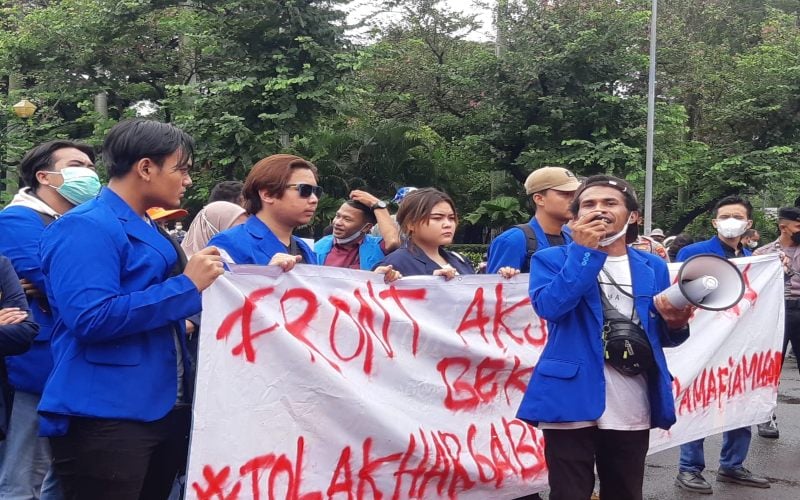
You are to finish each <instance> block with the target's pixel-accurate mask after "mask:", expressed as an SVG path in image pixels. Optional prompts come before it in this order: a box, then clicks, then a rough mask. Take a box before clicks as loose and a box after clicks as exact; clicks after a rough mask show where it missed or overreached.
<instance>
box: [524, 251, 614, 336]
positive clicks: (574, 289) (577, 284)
mask: <svg viewBox="0 0 800 500" xmlns="http://www.w3.org/2000/svg"><path fill="white" fill-rule="evenodd" d="M606 257H607V254H606V253H604V252H601V251H599V250H595V249H592V248H588V247H584V246H581V245H578V244H577V243H574V242H573V243H570V244H569V245H567V246H566V247H555V248H547V249H544V250H540V251H538V252H536V253H534V254H533V259H532V261H531V278H530V285H529V288H528V291H529V293H530V297H531V302H532V303H533V308H534V309H535V310H536V313H537V314H538V315H539V316H540V317H542V318H544V319H546V320H548V321H554V322H557V321H558V320H559V319H560V318H562V317H563V316H565V315H567V314H569V313H571V312H572V311H573V310H574V309H575V308H576V307H577V306H578V302H579V301H580V299H581V298H582V297H583V296H584V295H585V294H586V293H587V292H588V291H589V290H590V289H591V288H592V287H597V274H598V273H599V272H600V270H601V269H602V268H603V264H604V263H605V261H606Z"/></svg>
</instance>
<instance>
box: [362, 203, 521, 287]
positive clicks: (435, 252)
mask: <svg viewBox="0 0 800 500" xmlns="http://www.w3.org/2000/svg"><path fill="white" fill-rule="evenodd" d="M397 224H398V225H399V226H400V231H401V232H402V233H403V234H404V235H405V236H406V237H407V240H406V244H405V246H403V247H402V248H399V249H397V250H395V251H394V252H392V253H390V254H389V255H387V256H386V257H384V259H383V260H382V261H381V262H379V263H378V266H386V265H391V266H392V268H393V269H394V270H396V271H399V272H400V273H401V274H402V275H403V276H419V275H429V274H432V275H434V276H444V277H445V279H448V280H449V279H452V278H453V277H454V276H456V275H459V274H474V272H475V270H474V269H473V267H472V263H471V262H470V261H469V260H468V259H467V258H465V257H462V256H461V255H459V254H457V253H455V252H450V251H448V250H445V248H444V247H445V245H449V244H451V243H452V242H453V236H454V235H455V232H456V228H457V227H458V216H457V215H456V207H455V204H454V203H453V200H452V199H450V197H449V196H448V195H447V194H445V193H443V192H441V191H439V190H436V189H433V188H424V189H418V190H416V191H413V192H411V193H409V194H408V195H407V196H406V197H405V199H404V200H403V203H402V205H400V209H399V210H398V211H397ZM518 272H519V271H517V270H515V269H512V268H503V269H501V270H500V274H502V275H503V276H505V277H510V276H513V275H515V274H517V273H518Z"/></svg>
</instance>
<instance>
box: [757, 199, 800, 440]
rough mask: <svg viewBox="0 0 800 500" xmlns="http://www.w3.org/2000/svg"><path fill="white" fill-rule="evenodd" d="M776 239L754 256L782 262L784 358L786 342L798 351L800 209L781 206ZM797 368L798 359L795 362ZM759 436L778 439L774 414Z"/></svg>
mask: <svg viewBox="0 0 800 500" xmlns="http://www.w3.org/2000/svg"><path fill="white" fill-rule="evenodd" d="M778 230H779V231H780V234H779V235H778V239H777V240H775V241H773V242H772V243H768V244H766V245H764V246H763V247H761V248H759V249H758V250H756V251H755V252H753V255H766V254H778V255H780V258H781V261H782V262H783V270H784V273H785V274H784V281H785V283H786V286H785V287H784V298H785V300H786V318H785V320H784V329H783V358H782V360H781V365H782V364H783V360H785V359H786V350H787V348H788V347H789V343H790V342H791V344H792V350H793V351H794V352H795V353H800V208H796V207H784V208H781V209H780V210H778ZM797 368H798V370H800V360H798V362H797ZM758 435H759V436H761V437H766V438H772V439H777V438H778V436H779V432H778V425H777V420H776V418H775V415H773V416H772V418H771V419H770V421H769V422H765V423H763V424H758Z"/></svg>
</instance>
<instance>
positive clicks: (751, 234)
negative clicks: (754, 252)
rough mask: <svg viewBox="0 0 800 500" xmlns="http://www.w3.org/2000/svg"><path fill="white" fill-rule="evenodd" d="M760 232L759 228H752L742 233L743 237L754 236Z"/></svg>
mask: <svg viewBox="0 0 800 500" xmlns="http://www.w3.org/2000/svg"><path fill="white" fill-rule="evenodd" d="M757 232H758V229H753V228H750V229H748V230H747V231H745V232H744V233H742V238H752V237H753V236H755V234H756V233H757Z"/></svg>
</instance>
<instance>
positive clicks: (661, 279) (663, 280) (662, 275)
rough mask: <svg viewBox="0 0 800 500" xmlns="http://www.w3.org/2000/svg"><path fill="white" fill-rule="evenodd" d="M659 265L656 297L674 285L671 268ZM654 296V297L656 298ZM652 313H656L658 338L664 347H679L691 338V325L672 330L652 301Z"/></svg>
mask: <svg viewBox="0 0 800 500" xmlns="http://www.w3.org/2000/svg"><path fill="white" fill-rule="evenodd" d="M656 264H659V265H658V267H657V268H656V286H657V292H656V294H655V295H658V294H659V293H661V292H662V291H664V290H666V289H667V288H669V286H670V284H671V283H672V282H671V280H670V278H669V268H668V267H667V266H666V265H663V266H662V265H660V264H661V262H657V263H656ZM655 295H654V297H655ZM650 307H651V311H652V312H653V313H654V315H655V318H656V325H657V327H658V337H659V339H660V340H661V345H662V346H663V347H677V346H679V345H681V344H683V343H684V342H686V340H687V339H688V338H689V325H686V326H684V327H683V328H679V329H677V330H671V329H670V328H669V327H668V326H667V323H666V322H665V321H664V319H663V318H662V317H661V314H659V312H658V310H657V309H656V306H655V301H654V300H653V301H650Z"/></svg>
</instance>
